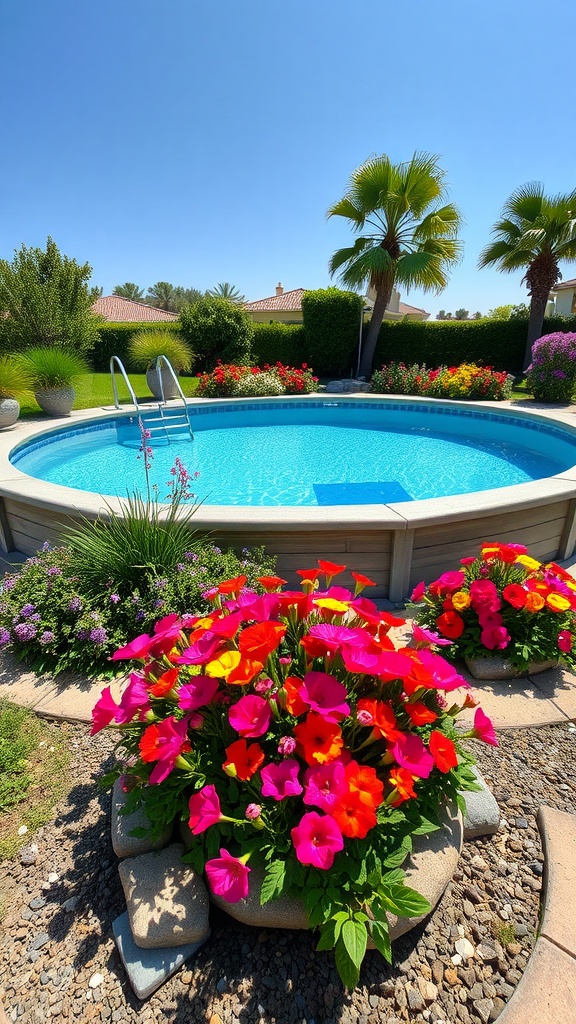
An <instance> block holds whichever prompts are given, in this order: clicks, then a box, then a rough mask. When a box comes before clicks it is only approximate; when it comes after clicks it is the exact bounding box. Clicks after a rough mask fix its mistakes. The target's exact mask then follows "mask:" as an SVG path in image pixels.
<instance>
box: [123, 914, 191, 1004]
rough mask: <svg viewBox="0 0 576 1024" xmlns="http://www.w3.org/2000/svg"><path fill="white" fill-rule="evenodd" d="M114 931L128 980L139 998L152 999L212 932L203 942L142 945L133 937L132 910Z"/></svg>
mask: <svg viewBox="0 0 576 1024" xmlns="http://www.w3.org/2000/svg"><path fill="white" fill-rule="evenodd" d="M112 932H113V934H114V938H115V939H116V945H117V947H118V952H119V953H120V958H121V960H122V963H123V964H124V969H125V971H126V974H127V975H128V980H129V982H130V984H131V986H132V988H133V989H134V993H135V995H136V996H137V997H138V999H148V997H149V996H151V995H152V993H153V992H155V991H156V989H157V988H159V987H160V985H162V984H163V983H164V982H165V981H167V980H168V978H169V977H170V976H171V975H172V974H174V972H175V971H177V970H178V968H179V967H181V966H182V964H183V963H184V962H185V961H186V960H188V959H189V958H190V957H191V956H194V954H195V953H197V952H198V950H199V949H200V948H201V947H202V946H203V945H204V943H205V942H206V939H208V938H209V936H210V932H208V933H207V934H206V935H205V936H204V937H203V938H202V939H200V941H199V942H192V943H188V944H187V945H184V946H173V947H170V948H166V949H141V947H140V946H137V945H136V943H135V942H134V939H133V938H132V932H131V930H130V921H129V918H128V911H125V912H124V913H123V914H120V917H117V918H116V920H115V921H113V922H112Z"/></svg>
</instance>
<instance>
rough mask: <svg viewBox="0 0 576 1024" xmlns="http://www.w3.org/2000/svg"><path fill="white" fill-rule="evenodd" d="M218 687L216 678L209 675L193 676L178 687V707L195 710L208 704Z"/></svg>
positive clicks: (184, 709)
mask: <svg viewBox="0 0 576 1024" xmlns="http://www.w3.org/2000/svg"><path fill="white" fill-rule="evenodd" d="M217 689H218V680H217V679H211V678H210V676H193V677H192V679H191V680H190V682H189V683H185V684H184V686H181V687H180V690H179V692H178V707H179V708H182V710H183V711H195V710H196V708H202V707H204V705H205V704H210V701H211V700H213V699H214V696H215V694H216V691H217Z"/></svg>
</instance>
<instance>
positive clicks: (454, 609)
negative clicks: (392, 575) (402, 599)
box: [412, 541, 576, 679]
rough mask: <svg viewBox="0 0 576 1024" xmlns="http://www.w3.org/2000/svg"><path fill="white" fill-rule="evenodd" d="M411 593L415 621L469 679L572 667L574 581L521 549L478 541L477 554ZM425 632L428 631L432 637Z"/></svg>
mask: <svg viewBox="0 0 576 1024" xmlns="http://www.w3.org/2000/svg"><path fill="white" fill-rule="evenodd" d="M460 562H461V568H460V569H459V570H457V571H455V572H445V573H442V575H441V576H439V577H438V579H437V580H434V582H433V583H430V584H429V585H428V586H426V585H425V584H424V583H420V584H419V585H418V586H417V587H416V589H415V590H414V592H413V593H412V601H413V602H414V603H415V604H416V606H417V608H418V614H417V623H418V626H419V627H423V628H424V629H425V631H426V633H427V635H428V636H431V635H432V636H434V637H435V638H436V642H437V643H439V644H441V645H443V652H444V654H445V656H446V657H447V658H448V659H449V660H451V661H453V660H455V659H457V658H464V660H465V661H466V664H467V665H468V668H469V669H470V671H471V673H472V675H474V676H475V677H476V678H477V679H507V678H513V677H515V676H526V675H533V674H534V673H535V672H541V671H543V670H544V669H546V668H550V667H551V666H553V665H555V664H557V662H558V661H559V660H562V661H564V662H566V664H568V665H570V666H572V665H574V664H575V663H576V657H575V650H574V638H575V636H576V581H575V580H574V579H573V577H572V576H570V574H569V573H567V572H565V570H564V569H561V568H560V566H559V565H556V564H555V563H554V562H547V563H545V564H542V563H541V562H539V561H537V559H535V558H531V557H530V555H529V554H528V552H527V549H526V548H525V547H524V545H522V544H501V543H499V542H498V541H493V542H489V543H485V544H482V547H481V549H480V554H479V556H477V557H470V558H462V559H461V560H460ZM430 631H433V632H432V633H431V632H430Z"/></svg>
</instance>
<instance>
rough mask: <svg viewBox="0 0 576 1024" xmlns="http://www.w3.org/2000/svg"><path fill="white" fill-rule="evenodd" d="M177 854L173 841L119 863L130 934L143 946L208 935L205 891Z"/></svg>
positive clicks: (194, 940)
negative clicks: (171, 843)
mask: <svg viewBox="0 0 576 1024" xmlns="http://www.w3.org/2000/svg"><path fill="white" fill-rule="evenodd" d="M182 853H183V847H182V846H180V845H179V844H174V845H173V846H168V847H167V848H166V849H165V850H160V851H159V852H153V853H143V854H142V855H141V856H140V857H131V858H128V859H126V860H124V861H122V862H121V863H120V864H119V865H118V871H119V874H120V881H121V882H122V886H123V889H124V895H125V897H126V904H127V907H128V915H129V918H130V927H131V928H132V935H133V937H134V941H135V943H136V945H137V946H140V947H141V948H143V949H156V948H165V947H168V946H181V945H183V944H190V943H197V942H200V941H201V940H203V939H204V938H205V937H206V935H207V934H208V930H209V929H208V892H207V890H206V886H205V885H204V882H203V881H202V879H201V878H200V877H199V876H198V875H197V874H196V872H195V871H194V870H193V869H192V868H191V867H190V865H189V864H183V863H182V860H181V857H182Z"/></svg>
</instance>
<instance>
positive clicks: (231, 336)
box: [180, 298, 254, 369]
mask: <svg viewBox="0 0 576 1024" xmlns="http://www.w3.org/2000/svg"><path fill="white" fill-rule="evenodd" d="M180 322H181V324H182V334H183V335H184V338H185V339H186V341H187V342H188V344H189V345H190V347H191V349H192V351H193V352H195V353H196V355H197V356H198V360H199V363H200V367H201V369H205V368H209V369H211V368H212V367H213V366H214V365H215V364H216V362H217V360H218V359H221V360H222V362H223V363H233V362H236V363H247V362H248V361H249V358H250V348H251V344H252V338H253V336H254V324H253V323H252V320H251V318H250V315H249V314H248V313H246V312H245V310H243V309H241V308H240V307H239V306H237V305H235V303H233V302H229V301H228V300H227V299H216V298H207V299H201V300H200V301H199V302H195V303H194V304H193V305H190V306H183V307H182V309H181V311H180Z"/></svg>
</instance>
